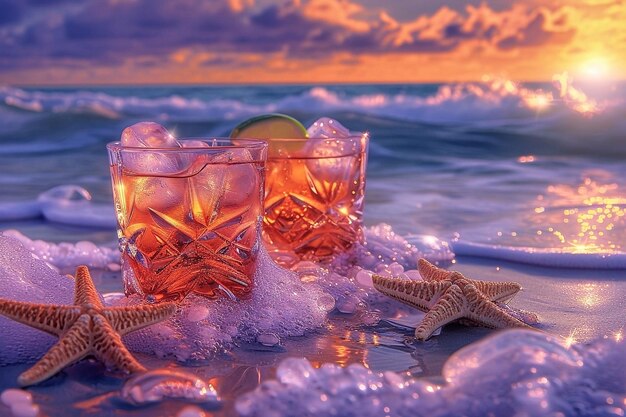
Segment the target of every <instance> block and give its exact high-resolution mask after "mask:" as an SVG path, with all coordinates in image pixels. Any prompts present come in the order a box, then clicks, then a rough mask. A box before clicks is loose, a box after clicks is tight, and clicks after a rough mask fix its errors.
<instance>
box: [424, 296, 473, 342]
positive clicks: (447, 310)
mask: <svg viewBox="0 0 626 417" xmlns="http://www.w3.org/2000/svg"><path fill="white" fill-rule="evenodd" d="M464 312H465V301H464V298H463V292H462V291H461V289H460V288H459V287H458V286H456V285H453V286H451V287H450V288H449V289H448V291H446V293H445V294H444V295H443V296H442V297H441V298H440V299H439V300H438V301H437V303H435V305H434V306H433V307H432V309H431V310H430V311H429V312H428V313H426V316H425V317H424V318H423V319H422V322H421V323H420V325H419V326H418V327H417V329H415V337H416V338H417V339H418V340H426V339H428V338H429V337H430V336H431V335H432V334H433V332H434V331H435V330H437V329H438V328H439V327H441V326H444V325H446V324H448V323H450V322H451V321H454V320H457V319H459V318H461V317H463V315H464Z"/></svg>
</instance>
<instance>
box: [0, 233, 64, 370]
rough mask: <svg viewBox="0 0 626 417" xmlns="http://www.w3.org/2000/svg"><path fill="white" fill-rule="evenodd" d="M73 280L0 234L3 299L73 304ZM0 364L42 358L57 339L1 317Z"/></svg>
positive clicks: (19, 243)
mask: <svg viewBox="0 0 626 417" xmlns="http://www.w3.org/2000/svg"><path fill="white" fill-rule="evenodd" d="M73 294H74V283H73V280H72V279H70V278H69V277H67V276H64V275H60V274H59V273H58V272H56V271H55V270H53V269H51V268H50V267H49V266H48V264H46V263H45V262H44V261H42V260H40V259H37V258H35V257H33V255H32V254H31V252H30V251H29V250H28V249H26V248H25V247H24V246H23V245H22V243H21V242H20V241H19V240H17V239H14V238H12V237H9V236H4V235H0V297H1V298H5V299H12V300H17V301H36V302H38V303H44V304H59V303H60V304H71V303H72V299H73ZM0 328H2V337H1V338H0V365H7V364H13V363H21V362H31V361H34V360H35V359H37V358H39V357H40V356H41V355H42V354H43V353H44V352H45V351H46V350H47V349H48V348H50V346H52V344H53V343H54V342H55V338H54V337H52V336H50V335H48V334H46V333H44V332H42V331H40V330H36V329H33V328H31V327H28V326H25V325H23V324H20V323H17V322H15V321H13V320H9V319H7V318H5V317H3V316H0Z"/></svg>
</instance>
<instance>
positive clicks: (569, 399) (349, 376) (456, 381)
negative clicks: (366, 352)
mask: <svg viewBox="0 0 626 417" xmlns="http://www.w3.org/2000/svg"><path fill="white" fill-rule="evenodd" d="M624 357H626V342H624V340H615V339H609V338H605V339H599V340H596V341H595V342H592V343H590V344H588V345H573V346H568V344H567V343H566V342H565V341H563V340H561V339H558V338H555V337H552V336H548V335H546V334H543V333H539V332H532V331H527V330H508V331H505V332H500V333H497V334H495V335H493V336H491V337H488V338H486V339H483V340H481V341H479V342H477V343H474V344H472V345H469V346H467V347H465V348H463V349H461V350H460V351H458V352H457V353H455V354H453V355H452V356H451V357H450V358H449V359H448V360H447V362H446V363H445V365H444V368H443V379H444V381H445V383H444V384H443V385H436V384H433V383H431V382H429V381H428V380H426V379H415V378H411V377H409V376H407V375H406V374H396V373H394V372H389V371H388V372H385V373H382V374H381V373H375V372H372V371H370V370H368V369H367V368H365V367H363V366H362V365H360V364H353V365H350V366H348V367H347V368H342V367H341V366H339V365H335V364H323V365H322V366H321V367H319V368H314V367H313V366H312V365H311V364H310V363H309V362H308V361H307V360H306V359H298V358H289V359H286V360H284V361H283V362H282V363H281V364H280V365H279V367H278V369H277V371H276V380H270V381H266V382H264V383H263V384H261V386H259V387H258V388H256V389H255V390H254V391H252V392H251V393H248V394H244V395H243V396H241V397H239V398H238V399H237V401H236V404H235V409H236V410H237V412H238V413H239V414H240V415H242V416H244V417H252V416H264V417H270V416H271V417H279V416H295V415H338V416H343V417H351V416H355V417H357V416H358V417H368V416H372V417H374V416H384V415H407V416H408V415H410V416H416V417H419V416H434V417H438V416H454V415H469V416H486V415H496V416H505V415H506V416H512V415H518V416H535V417H543V416H546V417H548V416H556V415H562V416H574V415H576V416H577V415H585V416H608V415H615V416H621V415H624V413H625V412H626V389H625V388H624V387H626V362H625V361H624Z"/></svg>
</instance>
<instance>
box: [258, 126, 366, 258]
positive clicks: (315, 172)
mask: <svg viewBox="0 0 626 417" xmlns="http://www.w3.org/2000/svg"><path fill="white" fill-rule="evenodd" d="M368 140H369V138H368V135H367V134H366V133H364V134H357V135H351V136H348V137H337V138H309V139H272V140H271V142H270V150H269V154H268V160H267V170H266V172H267V174H266V175H267V179H266V183H265V215H264V217H263V239H264V241H265V242H266V244H267V246H268V248H269V249H270V254H271V255H272V256H273V258H274V259H275V260H276V261H277V262H279V263H282V264H285V265H289V264H292V263H294V262H296V261H298V260H312V261H316V262H322V263H324V262H329V261H330V260H332V258H333V257H334V256H335V255H336V254H338V253H340V252H343V251H345V250H347V249H349V248H350V247H351V246H352V245H354V243H355V242H358V241H360V240H362V237H363V232H362V224H361V219H362V215H363V199H364V196H365V165H366V162H367V148H368Z"/></svg>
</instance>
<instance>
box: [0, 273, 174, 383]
mask: <svg viewBox="0 0 626 417" xmlns="http://www.w3.org/2000/svg"><path fill="white" fill-rule="evenodd" d="M175 311H176V305H175V304H174V303H161V304H157V305H136V306H129V307H104V305H103V304H102V301H100V297H99V296H98V292H97V291H96V287H95V286H94V283H93V280H92V279H91V275H90V274H89V269H88V268H87V267H86V266H79V267H78V268H77V269H76V282H75V289H74V305H49V304H35V303H28V302H21V301H13V300H4V299H0V314H2V315H4V316H6V317H8V318H10V319H12V320H15V321H17V322H20V323H23V324H26V325H28V326H31V327H34V328H36V329H39V330H43V331H44V332H47V333H50V334H52V335H54V336H58V337H59V341H58V342H57V343H56V344H55V345H54V346H52V347H51V348H50V350H49V351H48V352H47V353H46V354H45V355H44V356H43V357H42V358H41V359H40V360H39V362H37V363H36V364H35V365H34V366H33V367H32V368H30V369H28V370H27V371H26V372H24V373H23V374H21V375H20V376H19V377H18V383H19V384H20V385H21V386H27V385H34V384H37V383H39V382H41V381H44V380H46V379H48V378H50V377H51V376H52V375H54V374H56V373H57V372H59V371H60V370H61V369H63V368H65V367H66V366H68V365H70V364H72V363H74V362H77V361H79V360H81V359H83V358H84V357H86V356H88V355H93V356H95V357H96V358H97V359H99V360H100V361H101V362H103V363H104V364H105V365H106V366H107V367H110V368H116V369H119V370H121V371H124V372H127V373H133V372H142V371H145V370H146V369H145V368H144V367H143V366H142V365H141V364H140V363H139V362H137V360H136V359H135V358H134V357H133V355H131V353H130V352H129V351H128V349H126V347H125V346H124V344H123V343H122V338H121V336H123V335H125V334H127V333H130V332H132V331H135V330H139V329H141V328H143V327H146V326H149V325H151V324H154V323H157V322H160V321H162V320H165V319H166V318H168V317H169V316H171V315H172V314H173V313H174V312H175Z"/></svg>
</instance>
